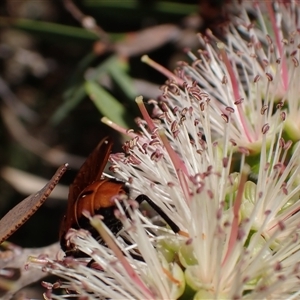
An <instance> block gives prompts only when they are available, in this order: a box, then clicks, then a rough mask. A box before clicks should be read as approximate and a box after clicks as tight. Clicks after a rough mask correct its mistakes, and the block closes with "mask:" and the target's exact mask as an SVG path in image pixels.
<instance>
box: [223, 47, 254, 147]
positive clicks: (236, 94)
mask: <svg viewBox="0 0 300 300" xmlns="http://www.w3.org/2000/svg"><path fill="white" fill-rule="evenodd" d="M218 48H219V49H220V54H221V57H222V60H223V62H224V64H225V66H226V68H227V71H228V74H229V77H230V81H231V85H232V90H233V95H234V99H235V102H236V101H238V100H240V98H241V96H240V92H239V85H238V82H237V80H236V77H235V74H234V71H233V68H232V66H231V63H230V61H229V59H228V56H227V54H226V51H225V47H224V45H223V44H222V43H219V44H218ZM237 110H238V113H239V117H240V120H241V123H242V126H243V128H244V132H245V134H246V136H247V139H248V141H249V142H252V138H251V136H250V132H249V129H248V126H247V121H246V118H245V114H244V111H243V109H242V105H241V104H238V105H237Z"/></svg>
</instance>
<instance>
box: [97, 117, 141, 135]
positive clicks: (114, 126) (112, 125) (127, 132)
mask: <svg viewBox="0 0 300 300" xmlns="http://www.w3.org/2000/svg"><path fill="white" fill-rule="evenodd" d="M101 122H102V123H104V124H106V125H108V126H109V127H110V128H112V129H114V130H116V131H118V132H120V133H122V134H124V135H126V136H128V137H130V138H131V139H134V138H136V137H138V135H137V134H136V133H134V132H133V130H128V129H126V128H124V127H122V126H120V125H118V124H116V123H114V122H113V121H111V120H110V119H108V118H107V117H103V118H101Z"/></svg>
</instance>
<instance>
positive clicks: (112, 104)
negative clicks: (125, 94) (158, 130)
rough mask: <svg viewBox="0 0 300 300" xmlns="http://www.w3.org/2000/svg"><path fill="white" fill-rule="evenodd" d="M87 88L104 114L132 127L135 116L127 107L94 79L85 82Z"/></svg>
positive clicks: (121, 124)
mask: <svg viewBox="0 0 300 300" xmlns="http://www.w3.org/2000/svg"><path fill="white" fill-rule="evenodd" d="M85 90H86V92H87V94H88V95H89V97H90V98H91V100H92V101H93V102H94V104H95V105H96V107H97V108H98V110H99V111H100V112H101V114H102V115H103V116H106V117H108V118H109V119H110V120H112V121H113V122H115V123H117V124H118V125H120V126H122V127H124V128H130V127H132V126H131V125H132V124H131V122H130V121H132V120H133V118H132V117H131V116H130V113H129V112H128V111H127V110H126V108H125V107H124V106H123V105H122V104H121V103H120V102H119V101H118V100H117V99H115V98H114V97H113V96H112V95H111V94H109V93H108V92H107V91H106V90H105V89H103V88H102V87H101V86H100V85H98V84H97V83H95V82H93V81H87V82H86V83H85Z"/></svg>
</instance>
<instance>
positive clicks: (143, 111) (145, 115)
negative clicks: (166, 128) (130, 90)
mask: <svg viewBox="0 0 300 300" xmlns="http://www.w3.org/2000/svg"><path fill="white" fill-rule="evenodd" d="M135 102H136V104H137V105H138V107H139V109H140V112H141V114H142V116H143V118H144V120H145V121H146V122H147V125H148V126H149V129H150V132H153V131H154V129H155V128H156V126H155V124H154V123H153V121H152V119H151V118H150V116H149V114H148V111H147V109H146V107H145V105H144V102H143V97H142V96H140V97H136V99H135Z"/></svg>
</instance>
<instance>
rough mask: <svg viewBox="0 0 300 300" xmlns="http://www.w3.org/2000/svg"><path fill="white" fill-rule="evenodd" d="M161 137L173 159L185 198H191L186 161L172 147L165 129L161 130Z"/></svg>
mask: <svg viewBox="0 0 300 300" xmlns="http://www.w3.org/2000/svg"><path fill="white" fill-rule="evenodd" d="M159 137H160V139H161V141H162V142H163V144H164V146H165V148H166V150H167V152H168V154H169V157H170V158H171V161H172V163H173V166H174V168H175V170H176V173H177V177H178V180H179V182H180V186H181V189H182V191H183V193H184V196H185V199H187V200H190V199H191V195H190V193H189V187H188V183H187V177H188V170H187V168H186V166H185V164H184V162H183V161H182V160H181V158H180V157H179V156H178V154H177V153H176V152H175V151H174V150H173V148H172V147H171V145H170V143H169V140H168V138H167V136H166V135H165V132H164V131H163V130H159Z"/></svg>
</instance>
